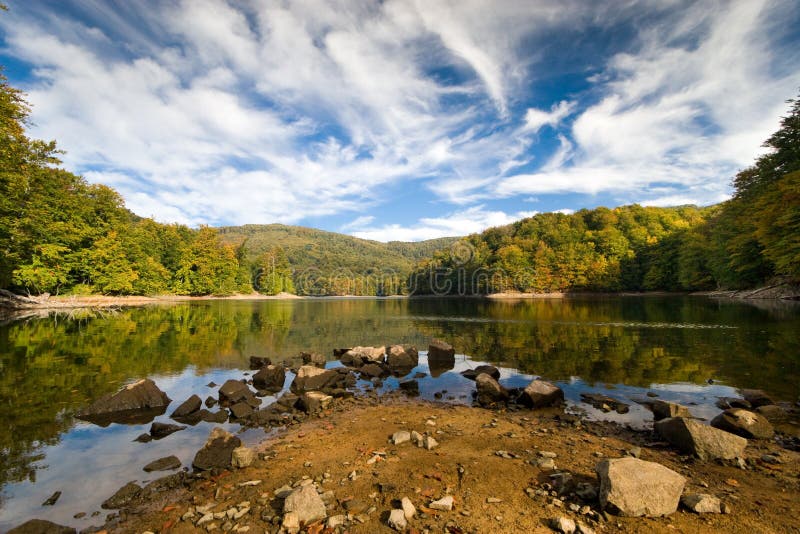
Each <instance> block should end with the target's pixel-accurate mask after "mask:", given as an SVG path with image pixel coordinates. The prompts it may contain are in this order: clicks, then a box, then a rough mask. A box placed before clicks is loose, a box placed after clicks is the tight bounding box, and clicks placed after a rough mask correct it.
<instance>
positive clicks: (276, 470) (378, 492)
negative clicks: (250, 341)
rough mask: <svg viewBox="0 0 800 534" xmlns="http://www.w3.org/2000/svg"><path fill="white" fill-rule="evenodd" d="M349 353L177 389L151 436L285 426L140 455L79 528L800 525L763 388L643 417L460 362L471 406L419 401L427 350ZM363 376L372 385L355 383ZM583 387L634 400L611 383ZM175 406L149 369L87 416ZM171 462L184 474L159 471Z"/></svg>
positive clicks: (652, 403) (662, 408)
mask: <svg viewBox="0 0 800 534" xmlns="http://www.w3.org/2000/svg"><path fill="white" fill-rule="evenodd" d="M334 355H335V356H336V357H337V358H338V360H339V362H340V363H341V367H335V368H330V369H326V368H325V358H324V357H323V356H322V355H319V354H310V353H309V354H302V355H301V356H302V360H303V362H304V365H302V366H300V367H299V368H296V369H292V371H294V375H295V377H294V379H293V381H292V383H291V387H290V391H289V392H286V393H284V394H283V395H281V396H280V397H279V398H278V400H277V402H275V403H273V404H270V405H268V406H266V407H263V408H262V407H261V403H262V400H261V399H262V397H263V396H264V395H267V394H274V393H276V392H279V391H281V390H282V388H283V387H284V385H285V380H286V377H287V371H289V369H287V368H285V367H284V366H283V365H281V364H279V363H273V362H271V361H270V360H269V359H267V358H256V357H254V358H251V362H250V363H251V370H252V373H247V376H244V377H243V378H242V380H228V381H227V382H225V383H224V384H222V385H221V386H219V388H218V389H217V390H216V396H207V397H206V398H205V399H201V397H200V396H199V395H192V396H191V397H189V398H187V399H185V400H182V402H180V404H177V403H176V404H177V407H175V408H174V409H173V410H172V411H171V413H170V417H171V418H172V419H173V420H174V421H175V424H165V423H158V422H153V423H152V425H151V427H150V431H149V433H147V434H143V435H141V436H140V437H139V438H137V441H142V442H147V441H150V440H153V439H180V431H181V430H183V429H184V428H186V426H187V425H195V424H197V423H199V422H200V421H206V422H218V423H219V422H224V421H227V420H230V421H232V422H237V423H239V424H240V425H241V426H242V427H243V428H248V427H264V428H267V427H269V428H274V429H277V434H276V435H275V437H272V438H270V439H267V440H265V441H263V442H262V443H261V444H260V445H259V446H257V447H254V448H249V447H245V446H243V445H242V442H241V440H240V439H239V437H237V436H236V435H234V434H231V433H229V432H226V431H225V430H223V429H222V428H214V429H213V430H212V431H211V433H210V435H209V436H208V440H207V441H206V443H205V445H204V446H203V447H202V448H201V449H200V450H198V451H197V453H196V454H195V456H194V459H193V461H192V464H191V465H190V466H189V465H187V466H181V462H180V460H179V459H178V458H176V457H174V456H168V457H164V458H157V459H154V460H153V461H152V462H150V463H148V464H147V465H143V466H142V468H143V476H142V478H143V479H145V480H150V482H147V483H142V484H139V483H136V482H129V483H127V484H124V485H122V487H121V488H120V489H119V490H118V491H117V492H116V493H114V494H113V495H110V496H108V498H107V499H106V500H105V502H104V503H103V505H102V508H104V509H105V510H106V514H107V515H106V517H105V520H104V523H103V524H102V525H98V526H93V527H87V528H85V529H83V530H82V532H87V533H88V532H103V531H105V532H132V533H133V532H136V533H144V532H152V533H157V532H214V531H217V532H250V533H262V532H270V533H275V532H285V533H297V532H308V533H321V532H326V533H343V532H353V533H355V532H365V533H367V532H369V533H374V532H392V531H395V532H409V533H415V532H416V533H422V532H432V533H433V532H445V533H466V532H474V533H483V532H562V533H584V534H588V533H591V532H748V533H750V532H793V531H800V523H798V521H797V519H796V518H797V517H800V499H799V498H798V494H800V454H798V452H797V445H798V441H797V433H796V421H797V420H798V419H800V409H799V408H798V406H796V405H790V404H785V403H784V404H776V403H775V402H773V400H772V399H771V398H769V396H768V395H767V394H766V393H764V392H762V391H757V390H742V391H741V394H742V396H741V398H738V397H737V398H725V399H720V400H719V404H718V405H719V406H720V409H721V410H722V412H721V413H720V414H719V415H718V416H717V417H716V418H714V419H713V420H712V421H711V422H710V425H709V424H706V423H705V422H701V421H698V420H696V419H694V418H692V417H691V414H690V413H689V411H688V409H687V408H686V407H684V406H680V405H677V404H673V403H669V402H664V401H661V400H659V399H658V398H656V397H655V396H653V397H651V398H648V399H645V400H642V402H644V403H647V405H648V406H649V407H650V408H651V410H652V412H653V419H654V425H653V429H652V430H651V429H648V430H639V431H637V430H633V429H631V428H629V427H623V426H618V425H615V424H612V423H603V422H592V421H587V420H585V419H582V418H581V417H579V416H577V415H573V414H570V413H567V412H565V411H564V404H563V402H564V395H563V392H562V391H561V389H560V388H558V387H557V386H556V385H554V384H552V383H549V382H547V381H544V380H533V381H532V382H531V383H530V384H528V385H527V386H526V387H524V388H517V389H507V388H505V387H503V386H502V385H501V384H500V383H499V382H498V378H499V372H498V370H497V369H496V368H494V367H492V366H490V365H484V366H480V367H476V368H475V369H471V370H468V371H465V372H464V373H463V374H464V376H465V377H467V378H469V379H471V380H474V381H475V391H474V405H473V406H472V407H470V406H460V405H458V406H456V405H450V404H445V403H435V402H427V401H422V400H419V399H418V398H417V395H418V391H419V386H418V383H417V379H419V378H420V377H418V376H417V377H415V376H414V375H410V373H411V372H412V370H413V369H414V368H415V367H416V366H417V364H418V353H417V350H416V349H415V348H414V347H410V346H400V345H393V346H388V347H352V348H347V349H336V350H334ZM454 357H455V351H454V350H453V348H452V347H451V346H450V345H449V344H447V343H446V342H443V341H436V340H435V341H433V342H432V343H431V345H430V347H428V365H429V369H430V373H431V375H433V376H436V374H437V373H442V372H444V371H446V370H449V369H452V367H453V360H454ZM389 376H395V377H403V378H402V380H401V381H400V383H399V389H397V390H396V391H394V392H391V393H385V394H382V395H379V394H378V393H377V391H376V389H375V388H377V387H379V386H381V385H382V383H383V380H384V379H385V378H387V377H389ZM359 379H360V380H368V381H369V384H370V386H368V387H366V388H363V387H362V388H359V387H356V386H357V381H358V380H359ZM362 384H363V383H362ZM214 386H215V387H216V385H214ZM447 395H448V393H447V392H446V391H442V392H440V393H437V398H446V397H447ZM584 400H585V401H586V402H589V403H591V404H592V405H594V406H597V407H599V408H601V409H603V410H606V411H611V410H614V411H618V412H621V411H624V410H626V409H627V406H626V405H624V403H620V402H619V401H615V400H614V399H610V398H603V396H601V395H593V396H591V398H587V399H584ZM171 405H172V406H175V405H174V404H172V401H171V399H169V398H168V397H167V396H166V395H165V394H164V393H163V392H162V391H161V390H160V389H159V388H158V386H157V385H156V384H155V383H154V382H152V381H151V380H147V379H144V380H140V381H138V382H136V383H134V384H131V385H129V386H127V387H125V388H123V389H122V390H120V391H119V392H117V393H116V394H114V395H108V396H106V397H104V398H101V399H98V400H97V401H96V402H95V403H93V404H92V405H91V406H88V407H86V408H85V409H84V410H83V411H82V412H81V413H80V414H78V417H80V418H82V419H85V420H87V421H90V422H93V423H95V424H101V425H105V424H111V423H126V422H133V421H135V422H137V423H139V424H142V423H146V422H149V421H152V420H153V418H154V417H156V416H158V415H161V414H164V413H166V411H167V409H168V407H169V406H171ZM785 425H788V426H785ZM775 428H778V429H779V430H778V431H777V432H776V430H775ZM785 428H791V429H795V430H783V429H785ZM143 446H146V445H143ZM163 472H170V473H171V474H167V475H166V476H163V477H161V478H154V477H153V475H154V474H158V473H163ZM147 473H151V474H150V475H148V474H147ZM53 497H54V498H55V500H57V499H58V496H55V495H54V496H53ZM54 502H55V501H54ZM79 515H80V514H79ZM34 532H75V529H72V528H69V527H61V526H59V525H55V524H53V523H48V522H46V521H40V520H32V521H29V522H27V523H25V524H23V525H20V526H19V527H17V528H15V529H12V530H11V531H10V533H13V534H21V533H34Z"/></svg>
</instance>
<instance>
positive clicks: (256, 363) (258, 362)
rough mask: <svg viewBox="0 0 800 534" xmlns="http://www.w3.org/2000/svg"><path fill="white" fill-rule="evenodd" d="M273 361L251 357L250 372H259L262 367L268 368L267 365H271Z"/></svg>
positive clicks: (260, 357)
mask: <svg viewBox="0 0 800 534" xmlns="http://www.w3.org/2000/svg"><path fill="white" fill-rule="evenodd" d="M271 363H272V360H270V359H269V358H268V357H266V356H250V370H251V371H258V370H259V369H261V368H262V367H266V366H267V365H269V364H271Z"/></svg>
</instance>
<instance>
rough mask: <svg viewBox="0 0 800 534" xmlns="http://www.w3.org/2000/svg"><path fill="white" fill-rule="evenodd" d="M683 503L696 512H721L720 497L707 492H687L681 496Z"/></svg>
mask: <svg viewBox="0 0 800 534" xmlns="http://www.w3.org/2000/svg"><path fill="white" fill-rule="evenodd" d="M681 504H682V505H683V506H684V507H685V508H686V509H688V510H691V511H692V512H694V513H696V514H721V513H722V507H721V504H722V503H721V502H720V500H719V499H717V498H716V497H714V496H713V495H709V494H707V493H687V494H686V495H684V496H683V497H681Z"/></svg>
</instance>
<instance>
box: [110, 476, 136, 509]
mask: <svg viewBox="0 0 800 534" xmlns="http://www.w3.org/2000/svg"><path fill="white" fill-rule="evenodd" d="M141 492H142V488H141V487H140V486H138V485H137V484H134V483H133V482H128V483H127V484H125V485H124V486H122V487H121V488H120V489H118V490H117V492H116V493H114V495H112V496H111V497H109V498H108V499H106V500H105V501H104V502H103V504H101V505H100V507H101V508H104V509H106V510H116V509H118V508H122V507H124V506H126V505H127V504H128V503H129V502H131V501H132V500H133V499H135V498H136V497H137V496H138V495H139V494H140V493H141Z"/></svg>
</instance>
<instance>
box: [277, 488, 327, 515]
mask: <svg viewBox="0 0 800 534" xmlns="http://www.w3.org/2000/svg"><path fill="white" fill-rule="evenodd" d="M283 512H284V513H285V514H286V513H290V512H291V513H294V514H295V515H296V516H297V519H298V520H299V521H300V522H301V523H303V524H306V525H307V524H309V523H311V522H312V521H316V520H318V519H325V518H326V517H327V516H328V513H327V511H326V510H325V503H324V502H323V501H322V498H321V497H320V496H319V493H317V490H316V489H315V488H314V486H312V485H307V486H300V487H299V488H296V489H294V490H293V491H292V493H290V494H289V496H288V497H286V500H285V501H284V502H283Z"/></svg>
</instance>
